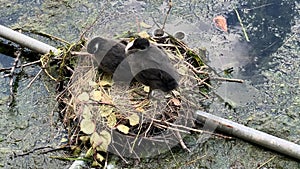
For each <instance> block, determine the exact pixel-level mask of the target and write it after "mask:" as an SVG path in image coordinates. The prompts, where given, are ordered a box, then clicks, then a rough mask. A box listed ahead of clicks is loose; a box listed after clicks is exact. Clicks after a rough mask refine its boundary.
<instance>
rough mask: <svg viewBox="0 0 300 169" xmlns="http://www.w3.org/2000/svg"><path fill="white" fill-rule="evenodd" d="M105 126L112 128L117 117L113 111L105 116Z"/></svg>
mask: <svg viewBox="0 0 300 169" xmlns="http://www.w3.org/2000/svg"><path fill="white" fill-rule="evenodd" d="M106 119H107V126H108V127H110V128H113V127H114V126H115V125H116V124H117V117H116V114H115V113H112V114H110V115H109V116H108V117H107V118H106Z"/></svg>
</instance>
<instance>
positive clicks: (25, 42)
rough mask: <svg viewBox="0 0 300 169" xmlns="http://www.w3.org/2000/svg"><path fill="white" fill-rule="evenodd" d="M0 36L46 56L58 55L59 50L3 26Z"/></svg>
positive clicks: (1, 26) (0, 28)
mask: <svg viewBox="0 0 300 169" xmlns="http://www.w3.org/2000/svg"><path fill="white" fill-rule="evenodd" d="M0 36H1V37H3V38H5V39H8V40H10V41H13V42H15V43H18V44H20V45H22V46H24V47H27V48H29V49H31V50H34V51H36V52H39V53H42V54H46V53H48V52H50V51H52V52H54V54H57V53H58V50H57V49H56V48H55V47H53V46H50V45H47V44H46V43H43V42H41V41H38V40H36V39H33V38H31V37H29V36H26V35H24V34H22V33H19V32H16V31H14V30H12V29H10V28H7V27H5V26H3V25H0Z"/></svg>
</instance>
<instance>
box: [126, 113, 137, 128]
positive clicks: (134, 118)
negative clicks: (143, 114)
mask: <svg viewBox="0 0 300 169" xmlns="http://www.w3.org/2000/svg"><path fill="white" fill-rule="evenodd" d="M127 119H128V120H129V124H130V125H131V126H135V125H137V124H139V122H140V117H139V116H138V115H137V114H136V113H134V114H132V115H130V116H129V117H127Z"/></svg>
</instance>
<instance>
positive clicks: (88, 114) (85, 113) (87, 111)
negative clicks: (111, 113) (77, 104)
mask: <svg viewBox="0 0 300 169" xmlns="http://www.w3.org/2000/svg"><path fill="white" fill-rule="evenodd" d="M82 117H83V118H84V119H91V118H92V114H91V111H90V108H89V107H88V106H84V108H83V112H82Z"/></svg>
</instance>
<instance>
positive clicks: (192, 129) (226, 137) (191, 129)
mask: <svg viewBox="0 0 300 169" xmlns="http://www.w3.org/2000/svg"><path fill="white" fill-rule="evenodd" d="M151 120H153V121H155V122H159V123H165V124H167V125H170V126H174V127H178V128H182V129H186V130H190V131H194V132H198V133H206V134H211V135H215V136H218V137H222V138H225V139H232V137H229V136H224V135H222V134H217V133H212V132H209V131H205V130H199V129H194V128H191V127H187V126H182V125H177V124H173V123H169V122H166V121H161V120H157V119H151ZM161 127H164V128H168V127H167V126H161ZM169 129H173V128H169ZM186 130H180V129H176V130H175V131H182V132H185V133H188V131H186Z"/></svg>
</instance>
